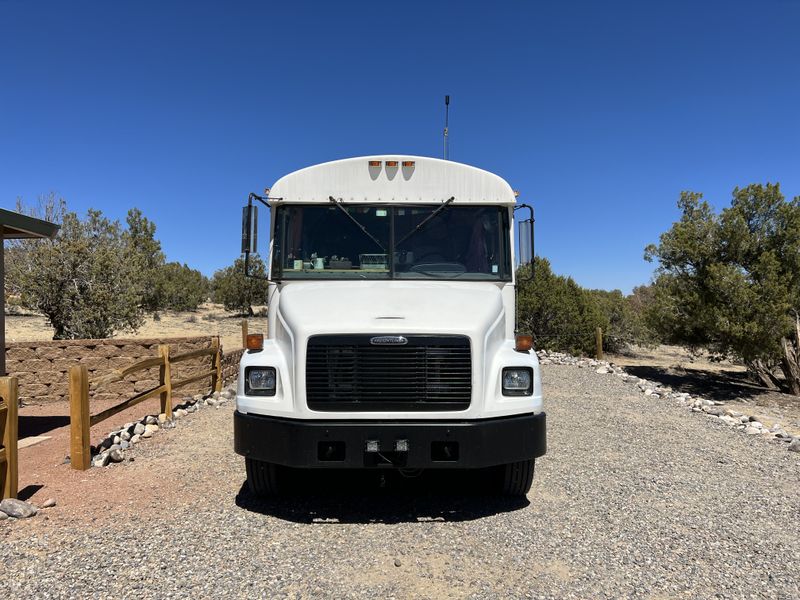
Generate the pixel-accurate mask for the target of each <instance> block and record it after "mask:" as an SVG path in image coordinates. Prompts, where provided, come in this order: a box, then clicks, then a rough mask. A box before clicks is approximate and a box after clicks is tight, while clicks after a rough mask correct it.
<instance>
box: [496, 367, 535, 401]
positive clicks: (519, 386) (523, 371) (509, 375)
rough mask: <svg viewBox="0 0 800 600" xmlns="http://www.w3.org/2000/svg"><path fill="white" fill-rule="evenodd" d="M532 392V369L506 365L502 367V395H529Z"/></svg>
mask: <svg viewBox="0 0 800 600" xmlns="http://www.w3.org/2000/svg"><path fill="white" fill-rule="evenodd" d="M532 394H533V369H531V368H530V367H507V368H505V369H503V395H504V396H530V395H532Z"/></svg>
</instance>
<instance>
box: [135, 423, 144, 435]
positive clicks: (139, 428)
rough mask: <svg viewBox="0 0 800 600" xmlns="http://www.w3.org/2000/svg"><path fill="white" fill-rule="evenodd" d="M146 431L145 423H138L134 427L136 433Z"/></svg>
mask: <svg viewBox="0 0 800 600" xmlns="http://www.w3.org/2000/svg"><path fill="white" fill-rule="evenodd" d="M143 433H144V425H142V424H141V423H137V424H136V425H135V426H134V428H133V434H134V435H142V434H143Z"/></svg>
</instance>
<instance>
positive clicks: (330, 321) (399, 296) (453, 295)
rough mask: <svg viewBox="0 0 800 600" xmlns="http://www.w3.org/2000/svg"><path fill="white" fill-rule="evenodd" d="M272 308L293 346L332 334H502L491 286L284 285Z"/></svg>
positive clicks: (495, 291) (405, 283) (483, 336)
mask: <svg viewBox="0 0 800 600" xmlns="http://www.w3.org/2000/svg"><path fill="white" fill-rule="evenodd" d="M277 308H278V320H279V324H278V327H285V328H286V329H288V332H289V334H290V337H292V338H294V339H295V341H301V340H306V339H308V337H309V336H312V335H320V334H322V335H324V334H335V333H376V334H378V333H385V334H393V333H397V334H402V333H418V334H459V335H468V336H470V337H471V338H472V339H473V340H475V341H478V340H485V339H486V336H487V335H488V334H489V332H490V331H491V330H497V329H499V330H500V331H503V329H504V328H503V324H504V319H503V317H504V314H503V301H502V297H501V291H500V288H499V287H498V286H497V285H496V284H495V283H483V282H448V281H419V280H414V281H324V282H322V281H320V282H292V283H288V284H284V286H283V288H282V290H281V293H280V300H279V305H278V307H277ZM498 326H499V327H498Z"/></svg>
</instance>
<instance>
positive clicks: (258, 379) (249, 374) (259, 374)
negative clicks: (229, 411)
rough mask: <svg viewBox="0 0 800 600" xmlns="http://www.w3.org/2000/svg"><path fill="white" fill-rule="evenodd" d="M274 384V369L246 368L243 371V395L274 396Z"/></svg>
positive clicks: (275, 379) (275, 378) (275, 377)
mask: <svg viewBox="0 0 800 600" xmlns="http://www.w3.org/2000/svg"><path fill="white" fill-rule="evenodd" d="M276 382H277V376H276V375H275V368H274V367H247V368H246V369H245V370H244V393H245V395H247V396H274V395H275V387H276Z"/></svg>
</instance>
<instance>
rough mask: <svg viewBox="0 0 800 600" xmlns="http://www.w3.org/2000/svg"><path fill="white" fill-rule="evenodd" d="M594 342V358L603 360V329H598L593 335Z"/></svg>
mask: <svg viewBox="0 0 800 600" xmlns="http://www.w3.org/2000/svg"><path fill="white" fill-rule="evenodd" d="M594 341H595V358H597V360H603V328H602V327H598V328H597V331H595V333H594Z"/></svg>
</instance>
